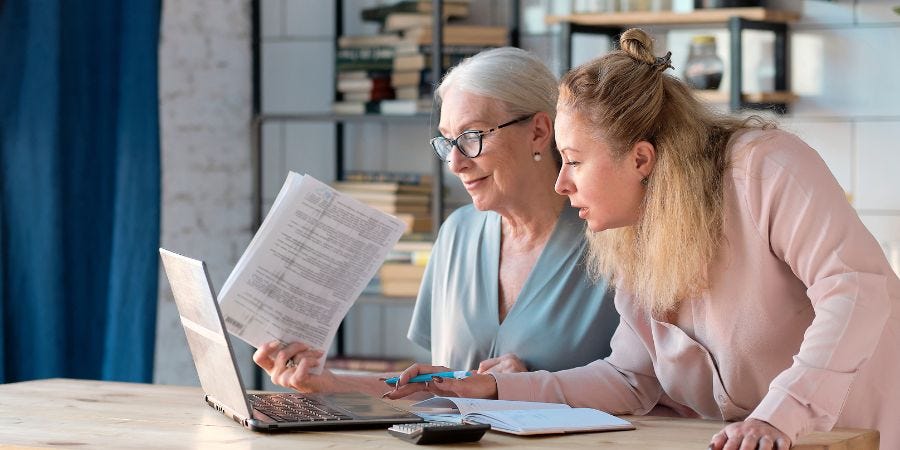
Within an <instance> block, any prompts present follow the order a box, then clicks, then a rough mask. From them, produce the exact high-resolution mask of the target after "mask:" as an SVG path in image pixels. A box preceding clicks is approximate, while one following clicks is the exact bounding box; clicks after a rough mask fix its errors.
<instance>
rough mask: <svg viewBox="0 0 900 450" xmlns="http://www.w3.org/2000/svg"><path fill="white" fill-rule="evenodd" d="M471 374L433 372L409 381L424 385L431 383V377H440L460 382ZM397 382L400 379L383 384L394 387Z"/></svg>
mask: <svg viewBox="0 0 900 450" xmlns="http://www.w3.org/2000/svg"><path fill="white" fill-rule="evenodd" d="M471 376H472V372H469V371H468V370H457V371H455V372H435V373H423V374H421V375H416V376H414V377H412V378H410V379H409V382H410V383H425V382H426V381H431V379H432V378H433V377H441V378H456V379H457V380H461V379H463V378H466V377H471ZM397 381H400V377H390V378H388V379H386V380H384V382H385V383H387V384H389V385H391V386H396V385H397Z"/></svg>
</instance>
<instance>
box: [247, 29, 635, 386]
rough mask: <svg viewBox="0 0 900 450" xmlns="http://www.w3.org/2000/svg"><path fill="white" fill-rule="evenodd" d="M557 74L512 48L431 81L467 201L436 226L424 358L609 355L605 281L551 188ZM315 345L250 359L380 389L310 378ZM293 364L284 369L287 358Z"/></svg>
mask: <svg viewBox="0 0 900 450" xmlns="http://www.w3.org/2000/svg"><path fill="white" fill-rule="evenodd" d="M557 93H558V91H557V80H556V78H555V77H554V76H553V74H552V73H551V72H550V71H549V70H548V69H547V67H546V66H545V65H544V63H543V62H541V61H540V60H539V59H538V58H537V57H535V56H534V55H532V54H531V53H528V52H526V51H524V50H521V49H517V48H510V47H506V48H498V49H493V50H488V51H485V52H481V53H479V54H478V55H475V56H474V57H472V58H469V59H467V60H465V61H463V62H462V63H460V64H459V65H458V66H456V67H454V68H453V69H452V70H451V71H450V72H449V73H448V74H447V76H446V77H445V78H444V79H443V80H442V82H441V84H440V86H439V87H438V88H437V91H436V96H437V100H438V101H439V102H440V105H441V120H440V124H439V130H440V133H441V136H438V137H436V138H434V139H432V140H431V145H432V147H433V149H434V151H435V153H436V154H437V156H438V157H439V158H440V159H441V160H443V161H446V162H447V164H448V165H449V169H450V170H451V171H452V172H453V174H454V175H456V176H457V177H458V178H459V179H460V181H461V182H462V183H463V186H464V187H465V189H466V191H467V192H468V194H469V195H470V196H471V198H472V204H471V205H468V206H464V207H462V208H460V209H458V210H456V211H455V212H453V214H451V215H450V216H449V217H448V219H447V220H446V222H445V223H444V224H443V225H442V227H441V230H440V233H439V235H438V237H437V240H436V242H435V245H434V249H433V252H432V256H431V258H430V260H429V263H428V267H427V268H426V272H425V277H424V280H423V282H422V286H421V288H420V290H419V295H418V299H417V300H416V306H415V310H414V313H413V319H412V323H411V325H410V328H409V333H408V338H409V339H410V340H412V341H413V342H415V343H417V344H419V345H421V346H422V347H424V348H426V349H429V350H430V351H431V355H432V363H433V364H437V365H442V366H447V367H452V368H453V369H455V370H472V371H475V372H478V373H486V372H491V373H499V372H518V371H526V370H562V369H567V368H571V367H577V366H579V365H583V364H586V363H588V362H590V361H593V360H595V359H598V358H601V357H604V356H606V355H607V354H608V353H609V340H610V337H611V336H612V333H613V331H614V330H615V327H616V325H617V324H618V315H617V314H616V312H615V309H614V307H613V305H612V296H611V295H610V293H609V291H608V289H607V287H608V286H607V283H606V282H605V281H603V280H599V281H598V282H597V283H596V284H592V283H591V282H589V281H588V279H587V276H586V273H585V272H584V258H583V256H584V253H585V251H586V239H585V236H584V232H583V230H584V224H583V223H582V222H581V220H580V219H579V218H578V214H577V211H576V210H574V209H572V208H571V207H569V205H568V201H567V200H566V198H565V197H562V196H560V195H558V194H557V193H555V192H554V188H553V185H554V182H555V180H556V175H557V173H558V171H559V168H560V163H561V158H560V155H559V153H558V152H557V151H556V148H555V145H554V136H553V120H554V116H555V107H556V99H557ZM320 355H321V352H320V350H316V349H310V348H308V346H306V345H305V344H303V343H292V344H290V345H287V346H286V347H284V348H281V345H280V344H279V343H278V342H272V343H270V344H268V345H265V346H263V347H261V348H260V349H258V350H257V352H256V353H255V355H254V361H256V363H257V364H258V365H259V366H260V367H262V368H263V369H265V370H266V372H267V373H268V374H269V375H270V376H271V378H272V381H273V382H274V383H276V384H279V385H282V386H286V387H291V388H294V389H297V390H300V391H305V392H309V391H339V390H356V391H364V392H368V393H373V394H379V395H380V394H381V393H382V392H384V391H385V389H386V388H387V386H386V385H385V384H384V383H383V382H382V381H380V380H379V378H382V377H384V376H388V375H391V374H383V375H381V376H351V375H335V374H333V373H331V372H330V371H328V370H325V371H324V372H323V373H322V374H321V375H311V374H310V373H309V370H310V369H311V368H313V367H315V365H316V364H317V363H316V360H317V358H318V357H319V356H320ZM288 366H292V367H288Z"/></svg>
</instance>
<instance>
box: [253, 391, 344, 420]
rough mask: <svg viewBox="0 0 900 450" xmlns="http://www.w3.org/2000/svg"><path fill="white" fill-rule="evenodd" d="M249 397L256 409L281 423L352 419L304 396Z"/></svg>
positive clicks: (260, 395)
mask: <svg viewBox="0 0 900 450" xmlns="http://www.w3.org/2000/svg"><path fill="white" fill-rule="evenodd" d="M247 397H249V399H250V404H251V405H253V408H254V409H256V410H258V411H259V412H261V413H263V414H265V415H267V416H269V417H271V418H273V419H275V420H276V421H279V422H324V421H332V420H350V419H351V417H350V416H348V415H346V414H344V413H342V412H339V411H335V410H333V409H331V408H329V407H328V405H325V404H323V403H321V402H318V401H316V400H313V399H311V398H309V397H306V396H304V395H302V394H291V393H281V394H249V395H248V396H247Z"/></svg>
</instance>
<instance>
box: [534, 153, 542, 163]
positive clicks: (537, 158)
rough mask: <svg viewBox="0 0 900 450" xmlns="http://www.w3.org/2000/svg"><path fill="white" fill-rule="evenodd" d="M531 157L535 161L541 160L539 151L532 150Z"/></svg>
mask: <svg viewBox="0 0 900 450" xmlns="http://www.w3.org/2000/svg"><path fill="white" fill-rule="evenodd" d="M532 158H534V160H535V161H540V160H541V153H540V152H534V155H532Z"/></svg>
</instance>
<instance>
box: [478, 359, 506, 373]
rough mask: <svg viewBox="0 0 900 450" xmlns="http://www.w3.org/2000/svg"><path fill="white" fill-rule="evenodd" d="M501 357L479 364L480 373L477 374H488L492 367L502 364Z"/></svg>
mask: <svg viewBox="0 0 900 450" xmlns="http://www.w3.org/2000/svg"><path fill="white" fill-rule="evenodd" d="M500 358H501V357H497V358H491V359H486V360H484V361H482V362H480V363H479V364H478V372H477V373H486V372H487V371H489V370H491V368H492V367H494V366H496V365H497V364H498V363H499V362H500Z"/></svg>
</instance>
